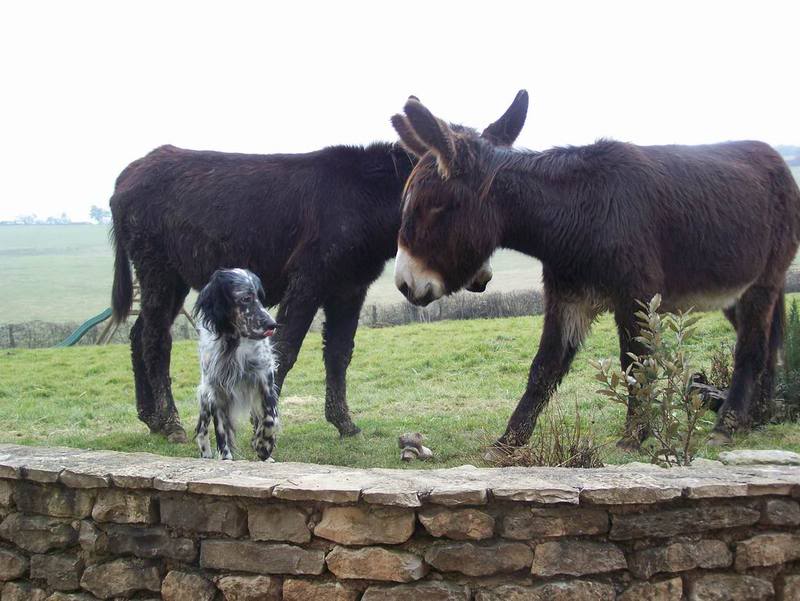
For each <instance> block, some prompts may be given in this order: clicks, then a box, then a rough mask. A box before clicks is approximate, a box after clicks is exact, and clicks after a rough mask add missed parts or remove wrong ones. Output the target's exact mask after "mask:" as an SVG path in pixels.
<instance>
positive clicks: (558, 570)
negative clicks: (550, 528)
mask: <svg viewBox="0 0 800 601" xmlns="http://www.w3.org/2000/svg"><path fill="white" fill-rule="evenodd" d="M627 567H628V564H627V562H626V561H625V555H624V554H623V553H622V550H621V549H620V548H619V547H617V546H616V545H614V544H611V543H601V542H594V541H586V540H564V541H551V542H546V543H541V544H538V545H536V549H535V551H534V557H533V565H532V567H531V573H532V574H533V575H535V576H555V575H558V574H565V575H569V576H583V575H586V574H601V573H604V572H613V571H615V570H624V569H625V568H627Z"/></svg>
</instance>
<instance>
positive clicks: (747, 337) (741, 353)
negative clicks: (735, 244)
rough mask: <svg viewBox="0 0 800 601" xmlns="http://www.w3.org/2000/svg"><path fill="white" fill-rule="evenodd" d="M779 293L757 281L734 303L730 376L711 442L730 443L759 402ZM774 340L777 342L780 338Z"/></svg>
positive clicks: (770, 360) (768, 363) (747, 421)
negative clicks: (732, 352)
mask: <svg viewBox="0 0 800 601" xmlns="http://www.w3.org/2000/svg"><path fill="white" fill-rule="evenodd" d="M780 294H781V290H780V288H779V287H773V286H765V285H757V284H756V285H754V286H751V287H750V288H749V289H748V290H747V291H746V292H745V293H744V295H742V298H741V299H739V302H738V303H737V306H736V326H737V328H736V352H735V357H734V365H733V378H732V381H731V388H730V390H729V392H728V398H727V399H726V400H725V402H724V403H723V405H722V407H721V408H720V410H719V414H718V416H717V423H716V425H715V426H714V431H713V432H712V434H711V437H710V438H709V441H708V442H709V444H711V445H715V446H716V445H723V444H727V443H729V442H730V441H731V437H732V435H733V433H734V432H735V431H736V430H737V429H740V428H746V427H749V426H750V424H751V421H752V420H751V414H750V409H751V404H752V402H753V401H755V402H758V401H759V399H754V396H755V394H754V393H755V392H756V391H757V389H758V388H759V386H758V384H759V380H760V379H761V378H762V374H764V372H765V370H766V369H767V368H768V367H769V365H772V366H773V367H772V368H773V369H774V363H773V362H772V359H771V357H770V352H771V348H770V347H771V344H770V335H771V330H772V328H773V316H774V312H775V310H776V308H778V305H779V302H778V301H779V297H780ZM781 309H782V307H781ZM779 310H780V309H779ZM775 317H778V316H775ZM775 342H776V343H779V340H775ZM776 352H777V351H776Z"/></svg>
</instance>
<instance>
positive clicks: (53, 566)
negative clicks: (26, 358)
mask: <svg viewBox="0 0 800 601" xmlns="http://www.w3.org/2000/svg"><path fill="white" fill-rule="evenodd" d="M81 574H83V560H82V559H81V558H79V557H77V556H75V555H68V554H55V555H34V556H33V557H31V578H38V579H40V580H44V581H46V582H47V586H48V587H50V588H52V589H55V590H58V591H75V590H78V589H79V588H80V587H81Z"/></svg>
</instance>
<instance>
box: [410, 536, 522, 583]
mask: <svg viewBox="0 0 800 601" xmlns="http://www.w3.org/2000/svg"><path fill="white" fill-rule="evenodd" d="M425 561H426V562H427V563H429V564H430V565H432V566H433V567H434V568H436V569H437V570H440V571H443V572H461V573H462V574H466V575H467V576H490V575H492V574H500V573H504V572H516V571H517V570H521V569H523V568H524V569H529V568H530V566H531V562H532V561H533V552H532V551H531V549H530V547H529V546H528V545H525V544H522V543H508V542H499V543H494V544H492V545H485V546H484V545H477V544H475V543H466V542H464V543H437V544H435V545H433V546H432V547H431V548H430V549H428V550H427V551H426V552H425Z"/></svg>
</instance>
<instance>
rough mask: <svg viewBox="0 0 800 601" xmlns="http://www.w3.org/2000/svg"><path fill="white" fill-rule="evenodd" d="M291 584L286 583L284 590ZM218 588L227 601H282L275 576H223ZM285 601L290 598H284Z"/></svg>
mask: <svg viewBox="0 0 800 601" xmlns="http://www.w3.org/2000/svg"><path fill="white" fill-rule="evenodd" d="M289 582H291V580H286V582H285V583H284V590H285V587H286V585H287V584H288V583H289ZM217 588H219V590H221V591H222V596H223V597H224V598H225V601H280V598H281V581H280V579H279V578H276V577H275V576H222V577H221V578H218V579H217ZM305 598H306V599H309V601H310V600H312V599H315V597H313V596H310V597H305ZM284 601H288V598H287V597H284Z"/></svg>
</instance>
